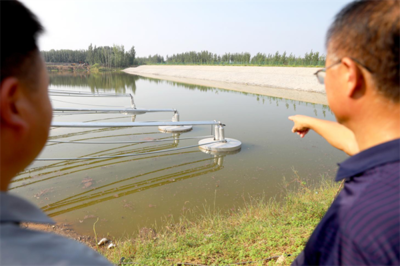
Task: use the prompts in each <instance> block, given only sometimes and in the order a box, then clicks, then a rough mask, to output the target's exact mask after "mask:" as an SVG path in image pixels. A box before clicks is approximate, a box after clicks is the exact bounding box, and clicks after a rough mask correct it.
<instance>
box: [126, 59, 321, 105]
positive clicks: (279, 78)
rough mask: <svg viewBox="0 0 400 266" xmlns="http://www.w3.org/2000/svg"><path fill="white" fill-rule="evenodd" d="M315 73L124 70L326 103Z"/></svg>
mask: <svg viewBox="0 0 400 266" xmlns="http://www.w3.org/2000/svg"><path fill="white" fill-rule="evenodd" d="M316 70H317V68H306V67H253V66H173V65H166V66H162V65H161V66H160V65H145V66H139V67H132V68H127V69H124V70H123V71H124V72H126V73H128V74H133V75H139V76H143V77H149V78H156V79H163V80H169V81H175V82H182V83H189V84H196V85H202V86H207V87H216V88H221V89H227V90H234V91H241V92H247V93H253V94H260V95H268V96H274V97H282V98H287V99H293V100H298V101H305V102H312V103H319V104H327V99H326V95H325V90H324V86H323V85H320V84H319V83H318V82H317V79H316V78H315V76H314V75H313V73H315V71H316Z"/></svg>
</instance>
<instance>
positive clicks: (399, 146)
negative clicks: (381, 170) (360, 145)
mask: <svg viewBox="0 0 400 266" xmlns="http://www.w3.org/2000/svg"><path fill="white" fill-rule="evenodd" d="M396 161H400V139H395V140H392V141H388V142H385V143H382V144H379V145H376V146H374V147H372V148H369V149H367V150H364V151H362V152H360V153H357V154H356V155H354V156H352V157H350V158H349V159H347V160H346V161H344V162H343V163H341V164H339V170H338V172H337V175H336V181H340V180H342V179H344V178H346V177H351V176H355V175H357V174H361V173H363V172H365V171H366V170H368V169H371V168H374V167H376V166H379V165H382V164H386V163H392V162H396Z"/></svg>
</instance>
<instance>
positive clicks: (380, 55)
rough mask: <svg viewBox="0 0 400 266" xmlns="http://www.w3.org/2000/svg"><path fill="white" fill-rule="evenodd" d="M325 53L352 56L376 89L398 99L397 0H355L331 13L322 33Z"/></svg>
mask: <svg viewBox="0 0 400 266" xmlns="http://www.w3.org/2000/svg"><path fill="white" fill-rule="evenodd" d="M326 48H327V50H328V54H329V53H332V54H334V55H336V56H338V57H339V58H341V57H345V56H347V57H353V58H355V59H357V61H359V62H360V63H361V64H362V65H364V67H367V69H369V70H370V72H371V73H372V77H373V79H374V82H375V84H376V87H377V90H378V92H379V93H380V94H382V95H383V96H385V97H387V98H389V99H391V100H392V101H394V102H396V103H399V102H400V75H399V71H400V69H399V68H400V66H399V59H400V2H399V1H398V0H382V1H372V0H369V1H368V0H358V1H354V2H351V3H350V4H348V5H347V6H345V7H344V8H343V9H342V10H341V11H340V12H339V13H338V14H337V15H336V17H335V19H334V22H333V23H332V25H331V26H330V28H329V31H328V34H327V37H326Z"/></svg>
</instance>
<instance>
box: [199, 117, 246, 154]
mask: <svg viewBox="0 0 400 266" xmlns="http://www.w3.org/2000/svg"><path fill="white" fill-rule="evenodd" d="M214 128H215V133H214V138H207V139H202V140H200V141H199V149H200V150H201V151H203V152H205V153H210V154H220V153H231V152H235V151H239V150H240V149H241V147H242V142H240V141H239V140H237V139H231V138H225V129H224V127H223V126H222V125H221V124H220V125H215V127H214Z"/></svg>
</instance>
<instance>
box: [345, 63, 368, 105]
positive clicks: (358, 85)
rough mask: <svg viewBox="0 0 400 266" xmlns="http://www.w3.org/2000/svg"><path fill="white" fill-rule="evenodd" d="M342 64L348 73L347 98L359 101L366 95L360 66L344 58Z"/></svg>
mask: <svg viewBox="0 0 400 266" xmlns="http://www.w3.org/2000/svg"><path fill="white" fill-rule="evenodd" d="M342 64H343V66H344V67H345V71H346V79H347V80H346V82H347V88H346V90H347V96H348V97H350V98H353V99H359V98H361V97H362V96H363V95H364V94H365V81H364V76H363V73H362V71H361V70H360V68H359V67H358V65H357V64H356V63H355V62H354V61H353V60H352V59H351V58H349V57H343V59H342Z"/></svg>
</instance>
